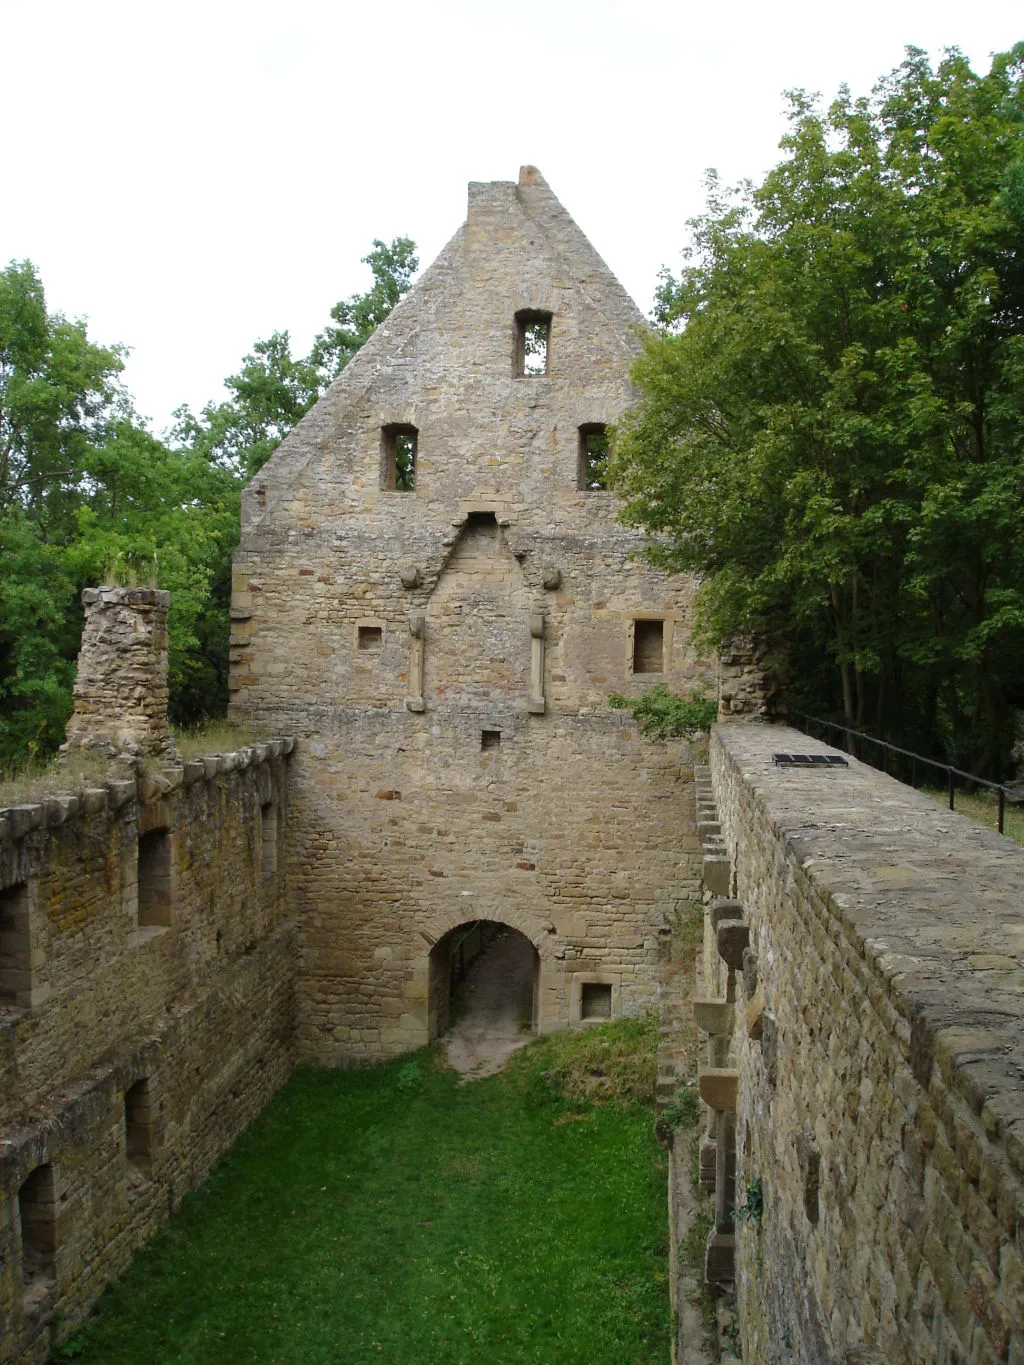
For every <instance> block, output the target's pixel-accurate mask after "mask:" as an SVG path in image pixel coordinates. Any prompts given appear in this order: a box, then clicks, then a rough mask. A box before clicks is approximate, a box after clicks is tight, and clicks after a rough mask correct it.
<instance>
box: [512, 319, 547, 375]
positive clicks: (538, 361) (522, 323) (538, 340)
mask: <svg viewBox="0 0 1024 1365" xmlns="http://www.w3.org/2000/svg"><path fill="white" fill-rule="evenodd" d="M550 341H551V314H550V313H538V312H537V311H536V310H535V309H532V308H527V309H523V310H522V311H521V312H519V313H517V314H516V354H515V372H516V374H517V375H518V376H519V377H520V378H523V379H535V378H537V377H538V376H539V375H545V374H547V373H548V350H549V346H550Z"/></svg>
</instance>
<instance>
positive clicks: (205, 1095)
mask: <svg viewBox="0 0 1024 1365" xmlns="http://www.w3.org/2000/svg"><path fill="white" fill-rule="evenodd" d="M290 749H291V741H282V740H275V741H272V742H269V743H267V744H261V745H256V746H254V747H253V748H251V749H246V750H243V751H241V752H240V753H237V754H231V755H211V756H209V757H207V758H206V759H202V760H196V761H193V762H189V763H186V764H184V765H183V766H181V767H175V768H166V769H164V770H162V771H152V772H149V773H148V774H147V775H145V776H143V777H141V778H140V779H139V780H138V782H136V781H135V780H134V779H132V780H124V781H120V780H116V781H108V782H106V783H105V784H103V785H102V786H99V785H97V786H93V787H90V788H87V789H84V790H78V791H76V792H74V793H72V794H62V795H54V796H51V797H47V798H46V799H45V800H44V801H42V802H39V803H36V804H32V805H25V806H20V807H14V808H10V809H6V810H0V992H2V995H0V1361H3V1362H5V1365H6V1362H11V1361H18V1362H25V1363H26V1365H27V1363H28V1362H39V1361H41V1360H42V1359H44V1358H45V1355H46V1352H47V1349H48V1347H49V1345H50V1343H51V1336H55V1334H56V1333H57V1331H58V1324H59V1330H60V1332H61V1333H63V1332H65V1331H68V1330H71V1329H72V1328H73V1327H74V1325H75V1323H76V1322H78V1321H79V1320H80V1319H81V1318H82V1316H83V1315H84V1314H85V1313H86V1312H87V1311H88V1309H89V1307H90V1306H91V1305H92V1303H93V1302H94V1301H95V1299H96V1297H97V1296H98V1294H99V1293H100V1292H101V1290H102V1289H103V1288H104V1286H105V1285H106V1284H107V1283H109V1281H110V1280H111V1279H112V1278H114V1277H115V1276H116V1275H118V1274H119V1273H120V1272H121V1271H122V1270H123V1269H124V1268H125V1267H126V1266H127V1264H128V1262H129V1260H130V1259H131V1257H132V1255H133V1254H134V1253H135V1251H137V1250H138V1249H139V1247H140V1246H141V1245H142V1244H143V1243H144V1242H145V1241H146V1240H147V1238H148V1237H149V1236H151V1235H152V1233H153V1232H154V1231H155V1229H156V1228H157V1227H158V1226H159V1224H160V1223H161V1222H162V1221H163V1220H164V1219H165V1218H166V1217H167V1216H168V1214H169V1212H170V1211H171V1210H173V1209H174V1208H175V1207H177V1205H178V1204H179V1203H180V1201H181V1199H182V1197H183V1196H184V1194H185V1193H187V1191H188V1190H190V1189H192V1188H193V1187H194V1186H195V1185H196V1184H198V1183H199V1181H200V1180H201V1179H202V1178H203V1176H204V1175H205V1174H206V1172H207V1171H208V1170H209V1169H210V1167H211V1165H212V1164H213V1163H214V1162H215V1161H216V1160H217V1158H218V1157H219V1156H220V1155H221V1154H222V1153H223V1152H224V1151H225V1150H226V1149H227V1147H228V1146H229V1145H230V1144H231V1143H232V1142H233V1141H234V1139H235V1137H237V1135H238V1134H239V1133H240V1132H241V1131H242V1129H243V1128H244V1127H245V1126H246V1125H247V1124H248V1123H249V1122H250V1121H251V1119H252V1118H253V1117H254V1116H255V1115H256V1113H258V1111H259V1110H260V1109H261V1108H262V1106H263V1105H264V1104H265V1103H266V1101H267V1100H268V1099H269V1097H270V1096H271V1094H273V1092H274V1091H275V1090H276V1089H277V1088H278V1086H279V1085H280V1084H281V1083H282V1082H283V1081H284V1080H285V1079H286V1077H287V1076H288V1074H289V1073H290V1071H291V1069H292V1066H293V1064H294V1058H295V988H294V981H295V962H296V934H295V930H294V926H293V924H292V922H291V921H290V920H289V919H288V918H287V914H286V912H287V897H286V878H285V876H284V870H283V869H284V860H283V856H282V857H278V856H277V854H278V852H279V851H280V852H281V853H282V854H283V850H284V846H285V840H286V837H287V831H288V825H289V819H288V810H289V801H288V787H287V781H286V762H287V760H286V751H290ZM140 920H142V921H143V922H142V923H140ZM147 920H148V921H150V922H146V921H147Z"/></svg>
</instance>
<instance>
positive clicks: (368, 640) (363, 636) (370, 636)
mask: <svg viewBox="0 0 1024 1365" xmlns="http://www.w3.org/2000/svg"><path fill="white" fill-rule="evenodd" d="M383 647H384V627H383V626H359V627H358V630H357V632H356V648H357V649H361V650H365V651H367V652H368V653H372V652H373V651H374V650H377V649H383Z"/></svg>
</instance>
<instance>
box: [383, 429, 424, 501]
mask: <svg viewBox="0 0 1024 1365" xmlns="http://www.w3.org/2000/svg"><path fill="white" fill-rule="evenodd" d="M418 442H419V432H418V431H417V430H416V428H415V427H412V426H409V425H407V424H406V423H401V422H393V423H390V424H389V425H387V426H385V427H382V428H381V487H382V488H385V489H389V490H390V491H391V492H393V493H411V492H413V490H414V489H415V487H416V448H417V445H418Z"/></svg>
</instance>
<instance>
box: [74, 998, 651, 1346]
mask: <svg viewBox="0 0 1024 1365" xmlns="http://www.w3.org/2000/svg"><path fill="white" fill-rule="evenodd" d="M653 1046H654V1027H653V1024H652V1023H651V1022H650V1021H645V1022H643V1023H638V1022H636V1021H623V1022H622V1023H619V1024H614V1025H609V1026H607V1027H606V1028H604V1029H601V1030H589V1031H588V1032H587V1034H586V1035H585V1036H584V1037H582V1038H580V1037H579V1035H570V1037H569V1038H567V1039H565V1040H547V1039H545V1040H540V1041H539V1042H537V1043H534V1044H532V1045H531V1046H530V1047H528V1048H527V1049H525V1050H524V1051H523V1052H521V1053H519V1054H518V1055H517V1056H516V1057H515V1058H514V1059H513V1061H512V1063H511V1064H510V1065H509V1067H507V1068H506V1071H505V1072H504V1073H503V1074H501V1075H499V1076H495V1077H492V1078H491V1079H489V1080H485V1081H478V1082H475V1083H473V1084H470V1085H465V1086H461V1087H459V1086H457V1085H456V1082H455V1077H454V1076H453V1075H452V1073H450V1072H449V1071H447V1070H446V1069H442V1068H441V1067H440V1065H439V1063H438V1061H437V1059H436V1054H435V1053H434V1052H431V1051H427V1052H424V1053H420V1054H418V1055H417V1057H416V1058H415V1059H413V1060H412V1061H409V1060H406V1061H400V1062H396V1063H392V1064H388V1065H384V1066H378V1067H373V1068H369V1069H366V1070H360V1071H314V1070H304V1071H301V1072H299V1073H298V1074H297V1075H296V1076H295V1077H294V1078H293V1080H292V1081H291V1082H290V1083H289V1084H288V1085H287V1086H286V1087H285V1089H284V1090H282V1091H281V1093H280V1094H279V1095H278V1096H277V1098H276V1099H275V1100H274V1101H273V1102H272V1103H271V1104H270V1106H269V1107H268V1108H267V1109H266V1110H265V1112H264V1113H263V1115H262V1116H261V1117H260V1118H259V1119H258V1120H257V1122H256V1123H254V1124H253V1126H252V1127H251V1128H250V1129H249V1131H248V1132H247V1133H246V1134H245V1135H244V1136H243V1137H242V1139H241V1140H240V1141H239V1142H238V1143H237V1144H236V1146H235V1147H234V1149H233V1150H232V1151H231V1152H230V1153H229V1155H228V1156H227V1157H226V1158H225V1159H224V1161H223V1162H221V1164H220V1165H219V1166H218V1167H217V1169H216V1170H215V1171H214V1172H213V1174H212V1175H211V1176H210V1177H209V1179H208V1180H207V1181H206V1183H205V1184H204V1186H203V1187H202V1189H201V1190H199V1191H198V1192H197V1193H196V1194H194V1195H193V1196H191V1197H190V1198H189V1199H188V1200H187V1201H186V1203H185V1205H184V1206H183V1208H182V1210H181V1212H180V1214H179V1215H178V1216H177V1217H175V1218H174V1219H173V1220H172V1222H171V1223H170V1224H169V1225H168V1226H167V1227H166V1228H165V1229H164V1231H163V1232H162V1233H160V1234H159V1235H158V1236H157V1237H156V1239H155V1240H154V1241H153V1243H152V1244H151V1245H150V1246H149V1247H148V1248H147V1249H146V1250H145V1251H143V1252H142V1253H141V1254H140V1255H139V1257H138V1258H137V1259H136V1261H135V1263H134V1265H133V1266H132V1267H131V1269H130V1270H129V1272H128V1273H127V1274H126V1275H125V1276H124V1277H123V1278H122V1279H121V1280H120V1281H119V1282H118V1284H117V1285H115V1286H114V1287H113V1288H112V1289H110V1290H108V1291H107V1293H106V1294H105V1295H104V1296H103V1298H102V1299H101V1300H100V1303H99V1304H98V1306H97V1308H96V1311H95V1313H94V1315H93V1317H92V1318H91V1319H90V1321H89V1323H88V1324H87V1325H86V1327H85V1329H84V1330H83V1331H81V1332H79V1333H78V1334H77V1335H76V1336H75V1337H74V1338H72V1340H71V1341H70V1342H69V1343H67V1344H66V1345H65V1346H64V1347H63V1348H61V1350H60V1351H58V1353H57V1355H56V1357H55V1359H57V1360H70V1359H74V1360H75V1361H77V1362H80V1365H88V1362H95V1363H96V1365H100V1362H102V1365H122V1363H123V1365H139V1363H140V1362H146V1365H162V1362H165V1361H189V1362H210V1363H211V1365H213V1362H217V1365H227V1363H228V1362H239V1365H241V1363H242V1362H245V1365H257V1362H282V1365H283V1363H284V1362H288V1363H289V1365H291V1362H330V1363H331V1365H356V1362H360V1363H361V1362H365V1361H373V1362H386V1365H447V1363H448V1362H452V1363H453V1365H454V1362H464V1365H483V1363H484V1362H486V1363H487V1365H511V1363H512V1362H524V1363H525V1362H529V1365H555V1362H557V1365H572V1363H574V1362H575V1363H578V1365H653V1362H659V1365H661V1362H667V1360H668V1349H669V1346H668V1342H669V1329H670V1323H669V1311H668V1291H667V1274H666V1268H667V1261H666V1246H665V1240H666V1236H667V1227H666V1214H665V1174H664V1166H663V1162H662V1159H661V1152H660V1149H659V1148H658V1146H657V1144H656V1142H655V1140H654V1137H653V1111H652V1108H651V1106H650V1104H649V1103H647V1102H643V1103H641V1102H637V1101H636V1100H632V1099H627V1100H622V1099H621V1098H615V1096H617V1095H618V1096H621V1094H622V1093H623V1091H624V1090H625V1091H627V1092H628V1091H629V1090H630V1089H632V1090H633V1091H634V1093H637V1092H640V1093H642V1094H644V1095H645V1096H646V1095H647V1093H648V1091H649V1089H650V1079H651V1074H650V1073H651V1067H652V1057H653ZM631 1053H633V1054H636V1055H635V1056H634V1057H633V1058H632V1059H631V1057H630V1054H631ZM631 1074H632V1075H642V1076H643V1077H644V1078H645V1079H644V1080H643V1081H642V1083H641V1082H638V1083H636V1084H635V1085H631V1083H630V1081H629V1079H628V1078H629V1076H630V1075H631ZM624 1078H625V1081H624ZM609 1092H610V1093H611V1095H612V1098H611V1099H608V1098H603V1099H602V1100H600V1101H599V1102H595V1101H594V1099H593V1098H586V1096H587V1095H588V1093H589V1095H590V1096H592V1097H593V1096H597V1095H601V1094H604V1095H607V1094H608V1093H609Z"/></svg>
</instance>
